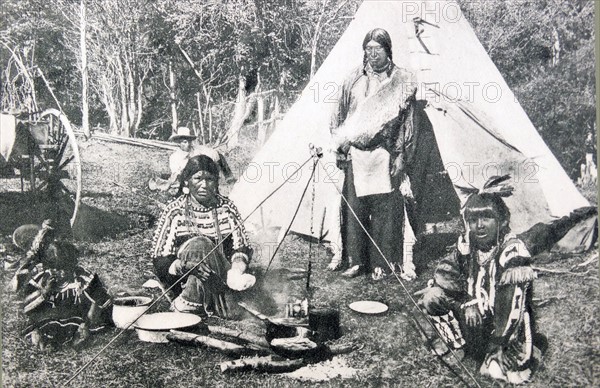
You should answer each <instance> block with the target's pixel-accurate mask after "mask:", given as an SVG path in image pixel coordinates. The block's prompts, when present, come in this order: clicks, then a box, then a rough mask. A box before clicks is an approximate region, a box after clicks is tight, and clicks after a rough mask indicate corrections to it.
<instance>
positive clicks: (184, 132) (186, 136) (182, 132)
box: [169, 127, 196, 141]
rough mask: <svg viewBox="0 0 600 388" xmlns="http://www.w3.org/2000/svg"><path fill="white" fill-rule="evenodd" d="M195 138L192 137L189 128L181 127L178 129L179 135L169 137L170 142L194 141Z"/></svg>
mask: <svg viewBox="0 0 600 388" xmlns="http://www.w3.org/2000/svg"><path fill="white" fill-rule="evenodd" d="M195 138H196V136H195V135H192V132H191V131H190V129H189V128H186V127H179V128H177V133H174V134H172V135H171V136H170V137H169V141H179V140H194V139H195Z"/></svg>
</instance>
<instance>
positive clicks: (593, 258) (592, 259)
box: [571, 255, 598, 269]
mask: <svg viewBox="0 0 600 388" xmlns="http://www.w3.org/2000/svg"><path fill="white" fill-rule="evenodd" d="M595 260H598V255H595V256H592V257H590V259H589V260H586V261H584V262H583V263H581V264H575V265H574V266H572V267H571V269H575V268H579V267H585V266H586V265H588V264H590V263H592V262H593V261H595Z"/></svg>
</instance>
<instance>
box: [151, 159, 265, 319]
mask: <svg viewBox="0 0 600 388" xmlns="http://www.w3.org/2000/svg"><path fill="white" fill-rule="evenodd" d="M179 182H180V186H179V193H178V197H177V198H176V199H175V200H173V201H172V202H171V203H170V204H169V205H167V207H166V209H165V210H164V211H163V213H162V215H161V217H160V219H159V222H158V225H157V227H156V231H155V234H154V248H153V250H152V258H153V263H154V269H155V273H156V275H157V277H158V278H159V280H160V281H162V282H163V283H164V284H165V285H166V286H168V287H172V288H171V289H172V290H173V291H174V293H175V294H176V295H177V297H176V298H175V300H174V301H173V303H172V305H171V308H172V309H173V310H175V311H180V312H194V313H199V314H212V313H216V314H217V315H219V316H221V317H223V318H227V317H228V316H229V312H228V308H227V302H226V299H225V294H226V291H227V289H228V288H229V289H233V290H236V291H242V290H245V289H247V288H250V287H252V286H253V285H254V282H255V280H256V279H255V278H254V276H252V275H250V274H247V273H246V270H247V269H248V264H249V262H250V259H251V257H252V249H251V248H250V244H249V241H248V237H247V235H246V231H245V229H244V226H243V224H242V220H241V217H240V215H239V213H238V211H237V209H236V207H235V206H234V204H233V203H232V202H231V201H230V200H229V199H228V198H226V197H224V196H222V195H221V194H219V167H218V166H217V164H216V163H215V162H214V160H213V159H212V158H210V157H208V156H206V155H198V156H193V157H191V158H190V159H189V161H188V162H187V164H186V166H185V168H184V169H183V171H182V172H181V175H180V177H179Z"/></svg>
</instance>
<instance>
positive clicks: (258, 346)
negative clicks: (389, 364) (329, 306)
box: [167, 325, 356, 373]
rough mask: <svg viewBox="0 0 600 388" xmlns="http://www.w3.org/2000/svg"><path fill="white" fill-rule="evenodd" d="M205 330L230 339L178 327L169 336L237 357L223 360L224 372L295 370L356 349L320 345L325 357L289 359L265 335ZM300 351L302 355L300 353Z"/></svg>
mask: <svg viewBox="0 0 600 388" xmlns="http://www.w3.org/2000/svg"><path fill="white" fill-rule="evenodd" d="M206 329H208V334H216V335H219V336H223V337H227V338H228V339H231V341H229V340H221V339H217V338H214V337H211V336H208V335H201V334H195V333H188V332H183V331H179V330H171V331H170V333H169V334H168V335H167V339H168V340H169V341H172V342H176V343H181V344H186V345H192V346H201V347H205V348H208V349H214V350H217V351H220V352H222V353H224V354H227V355H228V356H230V357H233V358H235V359H234V360H231V361H225V362H222V363H220V365H219V366H220V368H221V372H222V373H231V372H241V371H248V370H253V371H256V372H268V373H284V372H293V371H295V370H296V369H299V368H301V367H303V366H305V365H307V364H309V363H311V362H317V361H320V360H324V359H326V358H328V357H331V356H333V355H336V354H345V353H350V352H352V351H353V350H355V349H356V346H354V345H321V346H322V350H321V352H320V353H321V354H322V356H323V357H322V358H319V357H316V358H315V357H314V355H312V354H310V353H307V355H308V356H309V357H306V358H303V357H298V358H291V359H290V358H286V357H282V356H280V355H278V354H277V353H276V352H275V351H274V350H273V347H271V345H270V344H269V343H268V342H267V340H266V339H265V338H263V337H260V336H257V335H254V334H250V333H245V332H242V331H240V330H236V329H229V328H226V327H221V326H210V325H209V326H207V327H206ZM233 341H235V342H233ZM307 350H308V349H307ZM297 354H298V355H301V352H297Z"/></svg>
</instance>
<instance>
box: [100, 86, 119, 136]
mask: <svg viewBox="0 0 600 388" xmlns="http://www.w3.org/2000/svg"><path fill="white" fill-rule="evenodd" d="M107 84H108V80H107V79H106V76H103V77H102V102H103V103H104V109H105V110H106V114H108V119H109V122H110V125H109V128H110V133H111V134H113V135H118V134H119V129H118V124H117V112H116V109H115V104H114V99H113V96H112V94H110V92H109V87H108V85H107Z"/></svg>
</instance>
